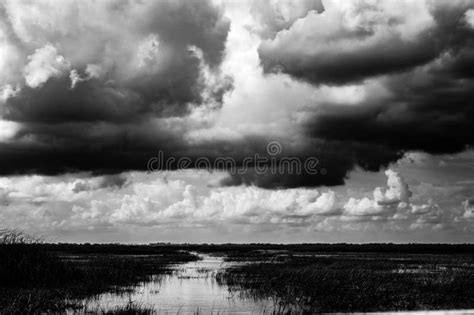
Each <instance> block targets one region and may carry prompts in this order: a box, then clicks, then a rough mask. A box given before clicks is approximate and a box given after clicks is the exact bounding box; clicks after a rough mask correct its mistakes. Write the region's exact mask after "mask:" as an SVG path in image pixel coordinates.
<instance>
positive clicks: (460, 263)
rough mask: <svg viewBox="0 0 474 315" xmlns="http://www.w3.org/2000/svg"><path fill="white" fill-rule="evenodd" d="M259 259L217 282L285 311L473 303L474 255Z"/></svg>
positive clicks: (463, 305)
mask: <svg viewBox="0 0 474 315" xmlns="http://www.w3.org/2000/svg"><path fill="white" fill-rule="evenodd" d="M240 258H242V257H240ZM240 258H239V259H240ZM254 258H255V257H254ZM261 260H262V261H263V262H258V263H251V264H244V265H240V266H236V267H233V268H229V269H227V270H224V271H222V272H220V273H219V274H217V276H216V277H217V281H218V282H219V283H221V284H226V285H228V286H229V287H230V289H231V290H235V291H238V292H240V293H241V294H243V295H245V296H246V297H247V298H255V299H262V298H272V299H273V300H274V301H276V303H277V306H278V308H279V309H283V310H286V311H289V310H293V311H296V312H354V311H361V312H367V311H397V310H425V309H430V310H433V309H466V308H473V307H474V260H473V256H472V255H427V254H424V255H409V254H404V255H400V254H380V253H379V254H373V253H372V254H363V253H357V254H336V255H333V256H331V255H330V256H318V255H317V254H315V255H312V256H298V255H297V256H295V255H287V256H281V254H279V255H278V256H276V257H275V259H273V260H272V259H270V260H269V259H268V257H263V258H262V259H261ZM405 271H409V272H405ZM413 271H414V272H413Z"/></svg>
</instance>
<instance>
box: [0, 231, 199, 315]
mask: <svg viewBox="0 0 474 315" xmlns="http://www.w3.org/2000/svg"><path fill="white" fill-rule="evenodd" d="M69 246H70V247H72V248H73V249H76V250H79V251H80V254H77V253H75V252H74V251H73V252H72V253H69V252H68V251H67V250H68V248H69ZM69 246H66V245H63V246H59V245H55V244H47V243H45V242H44V241H43V240H42V239H41V238H38V237H35V236H31V235H28V234H25V233H23V232H21V231H19V230H1V231H0V314H3V313H5V314H33V313H42V312H52V313H55V312H60V311H63V310H64V309H66V308H68V307H74V306H77V305H76V304H77V302H78V301H79V300H80V299H82V298H85V297H89V296H92V295H96V294H100V293H102V292H106V291H121V290H126V289H128V288H131V287H133V286H135V285H137V284H139V283H140V282H142V281H148V280H150V279H151V278H152V276H153V275H156V274H162V273H167V272H171V264H174V263H180V262H187V261H191V260H196V259H197V257H196V256H194V255H191V254H188V253H185V252H182V251H179V250H170V249H166V248H163V249H161V248H155V249H154V250H153V254H148V253H150V252H151V251H150V250H149V249H148V250H144V249H143V251H145V252H146V254H140V253H141V251H142V249H140V248H138V249H137V247H136V246H135V247H134V246H128V247H127V246H124V245H111V244H109V245H108V246H105V247H102V246H97V247H96V246H92V247H93V249H94V250H92V251H87V248H89V247H90V246H85V249H84V248H82V247H81V245H69ZM101 248H104V249H105V250H104V251H105V253H104V252H101V251H100V249H101ZM127 248H128V249H129V252H131V253H132V255H124V254H122V253H124V252H126V250H127ZM114 249H116V250H114ZM115 252H119V253H121V254H116V253H115ZM137 252H138V254H137Z"/></svg>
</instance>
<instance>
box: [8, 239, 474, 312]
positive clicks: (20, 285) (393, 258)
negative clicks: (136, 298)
mask: <svg viewBox="0 0 474 315" xmlns="http://www.w3.org/2000/svg"><path fill="white" fill-rule="evenodd" d="M191 252H201V253H209V254H212V255H220V256H223V257H225V259H226V260H227V261H235V262H241V263H242V262H243V264H238V265H235V266H234V267H231V268H228V269H223V270H222V271H221V272H219V273H218V274H217V275H215V276H216V279H217V281H218V283H220V284H222V285H227V286H228V287H229V289H230V290H232V291H234V293H237V294H238V295H239V296H241V297H243V298H251V299H265V298H271V299H272V300H273V301H275V303H276V310H277V312H286V311H292V312H293V313H314V312H354V311H361V312H365V311H396V310H425V309H430V310H434V309H473V308H474V245H468V244H464V245H445V244H404V245H397V244H362V245H355V244H292V245H281V244H222V245H213V244H198V245H197V244H180V245H177V244H150V245H120V244H48V243H45V242H43V241H42V240H41V239H38V238H35V237H31V236H28V235H25V234H23V233H21V232H19V231H11V230H3V231H0V314H38V313H63V312H64V311H65V310H66V309H74V308H79V307H84V306H83V305H81V304H80V303H79V301H80V300H81V299H83V298H87V297H91V296H94V295H96V294H100V293H103V292H110V291H112V292H115V291H117V292H123V291H125V290H128V289H130V288H131V287H133V286H134V285H136V284H138V283H140V282H143V281H149V280H150V279H151V277H152V275H156V274H164V273H168V272H170V271H171V268H172V266H173V265H175V264H178V263H185V262H189V261H193V260H196V259H198V257H197V256H195V255H193V254H191ZM203 271H205V270H203ZM198 272H199V271H198ZM213 276H214V275H213ZM132 302H133V301H130V303H129V304H127V305H124V306H121V307H117V308H115V309H107V310H102V309H101V308H100V307H99V308H97V309H94V310H85V311H90V312H92V313H101V314H111V313H112V314H151V313H153V306H152V305H144V304H135V303H132ZM82 310H84V309H82ZM197 313H199V311H197Z"/></svg>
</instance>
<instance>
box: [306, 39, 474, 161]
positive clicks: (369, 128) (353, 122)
mask: <svg viewBox="0 0 474 315" xmlns="http://www.w3.org/2000/svg"><path fill="white" fill-rule="evenodd" d="M471 49H472V48H470V47H468V48H465V49H461V50H459V52H458V53H452V54H446V55H445V56H444V57H442V58H440V59H439V60H438V62H436V64H435V65H433V66H429V67H425V69H420V70H418V71H414V72H411V73H405V74H401V75H396V76H392V77H389V78H387V79H386V80H385V86H386V87H387V88H389V90H390V92H391V95H392V96H391V97H390V98H388V99H384V100H383V101H381V102H380V103H375V104H360V105H358V106H353V105H348V106H331V105H326V106H322V107H321V108H320V109H319V111H318V113H317V114H316V115H315V118H314V119H313V120H312V121H311V122H310V123H309V124H308V131H309V134H311V135H312V136H314V137H320V138H325V139H337V140H352V141H357V142H362V143H374V144H380V145H386V146H388V147H392V148H395V149H399V150H422V151H426V152H430V153H451V152H459V151H462V150H464V149H466V147H468V146H472V145H474V125H473V124H472V121H473V120H474V108H473V106H472V102H473V101H472V100H473V99H474V80H473V79H472V78H473V75H474V72H473V71H472V69H473V68H472V67H471V68H470V67H469V66H470V65H471V63H472V61H471V60H470V58H464V56H465V54H466V52H467V51H470V50H471ZM461 69H462V70H461Z"/></svg>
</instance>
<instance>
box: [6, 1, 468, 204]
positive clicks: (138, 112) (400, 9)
mask: <svg viewBox="0 0 474 315" xmlns="http://www.w3.org/2000/svg"><path fill="white" fill-rule="evenodd" d="M293 4H294V5H293ZM470 6H471V4H470V3H468V2H457V1H454V2H450V3H449V4H448V3H437V2H430V1H427V2H424V1H419V2H416V3H415V2H400V1H397V2H395V1H384V2H376V3H371V2H368V3H366V2H364V1H359V2H351V3H346V2H342V1H324V2H323V3H322V5H321V3H320V2H319V1H313V0H307V1H298V2H297V3H293V2H292V3H291V4H290V3H286V2H280V1H266V2H261V1H255V2H253V3H251V5H250V6H249V5H247V4H246V3H242V4H238V5H237V4H225V3H224V4H223V5H222V6H220V5H217V4H216V3H213V2H210V1H204V0H203V1H192V2H189V1H178V2H176V1H159V2H153V1H151V2H126V3H116V2H113V1H112V2H109V1H101V2H100V3H98V2H93V1H74V0H70V1H62V2H61V3H60V4H58V3H56V2H55V1H46V0H44V1H43V2H41V3H33V4H31V3H27V2H23V1H4V2H2V3H1V4H0V15H1V17H2V18H1V19H0V40H1V45H0V49H2V53H3V54H4V57H5V58H4V61H1V62H2V66H5V67H4V69H5V71H4V72H2V76H1V77H0V86H1V87H0V91H2V92H1V94H0V95H1V99H0V106H1V113H2V117H3V118H2V119H3V120H2V122H1V124H2V126H7V127H8V128H6V129H7V130H8V132H5V133H4V134H3V135H0V174H3V175H11V174H18V173H23V174H35V173H41V174H50V175H52V174H55V175H57V174H63V173H67V172H80V171H93V172H95V173H97V174H98V175H100V174H110V173H120V172H123V171H125V170H146V167H147V162H148V160H149V159H150V158H151V157H153V156H156V154H157V152H158V151H159V150H162V151H164V152H165V158H169V157H173V158H175V159H178V158H180V157H188V158H190V159H191V163H190V165H189V167H190V168H192V167H195V166H196V165H195V161H196V159H198V158H199V157H205V158H208V159H210V160H214V159H216V158H218V157H229V158H233V159H235V161H236V163H237V164H238V165H241V164H242V161H243V159H244V158H246V157H249V156H253V155H254V154H255V153H256V152H259V153H265V151H264V150H265V147H266V144H267V143H268V142H269V141H278V142H279V143H281V145H282V147H283V149H284V151H283V153H282V155H281V156H279V157H283V156H294V157H297V158H299V159H300V160H304V159H305V158H307V157H315V158H317V159H318V162H319V164H318V169H319V170H321V169H325V174H322V173H319V174H318V175H316V176H313V175H311V174H271V173H266V174H258V173H257V172H255V169H253V167H251V168H250V169H249V170H248V171H247V172H245V173H244V174H238V175H234V174H232V175H230V176H229V177H228V178H226V179H225V180H223V181H222V182H221V183H222V184H223V185H225V186H235V185H241V184H244V185H248V186H251V185H255V186H258V187H264V188H269V189H280V188H299V187H314V186H324V185H326V186H336V185H342V184H344V182H345V181H346V180H347V177H348V176H349V174H350V172H351V171H352V170H353V169H354V168H356V167H358V166H361V167H362V168H363V169H364V170H369V171H378V170H379V169H381V168H384V167H388V166H389V165H390V163H392V162H395V161H397V160H398V159H400V158H401V157H402V156H403V155H404V154H405V153H406V152H407V151H409V150H421V151H427V152H430V153H446V152H458V151H462V150H464V149H465V148H466V146H469V145H472V144H473V138H472V135H473V134H474V131H473V130H472V128H473V127H472V123H471V121H472V119H473V117H474V116H473V112H472V109H471V106H470V104H471V100H472V97H474V95H473V92H472V91H473V88H472V87H473V82H472V71H471V70H470V69H472V67H470V65H472V63H473V59H472V57H471V56H472V51H473V48H472V40H471V39H472V34H473V33H472V28H470V27H468V26H469V24H468V22H467V21H468V20H469V16H470V13H469V12H470V11H469V10H470ZM249 13H250V14H249ZM274 68H275V69H274ZM341 69H343V70H344V71H341ZM272 70H275V71H272ZM175 167H176V165H171V167H170V169H174V168H175ZM380 194H381V196H382V197H380V196H379V197H380V198H379V197H377V198H378V199H377V198H375V197H374V198H372V197H370V198H369V201H370V202H372V203H373V202H375V203H376V204H375V205H373V207H372V208H374V209H379V208H386V207H388V206H390V204H391V203H393V204H395V203H397V202H398V201H396V200H398V199H397V198H399V199H400V198H401V197H400V196H398V197H397V198H396V197H393V198H392V199H393V200H392V199H390V198H388V197H387V196H385V194H386V192H383V193H380ZM358 199H360V198H355V200H354V203H353V205H351V206H350V208H356V207H360V209H362V210H360V211H361V212H364V209H365V208H367V207H369V206H368V205H367V204H368V203H367V202H366V201H364V203H362V204H361V205H360V206H359V203H358V201H357V200H358ZM401 199H403V198H401ZM370 202H369V203H370ZM402 202H404V201H400V203H402ZM328 211H329V210H328ZM329 212H330V211H329Z"/></svg>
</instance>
